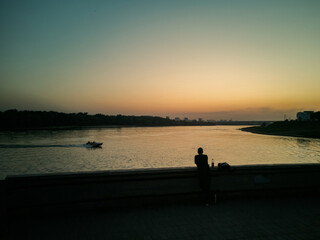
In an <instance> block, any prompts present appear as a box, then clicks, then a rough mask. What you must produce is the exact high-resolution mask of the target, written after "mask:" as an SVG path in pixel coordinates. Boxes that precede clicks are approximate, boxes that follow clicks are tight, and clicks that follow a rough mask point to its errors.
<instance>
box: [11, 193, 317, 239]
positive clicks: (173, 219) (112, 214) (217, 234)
mask: <svg viewBox="0 0 320 240" xmlns="http://www.w3.org/2000/svg"><path fill="white" fill-rule="evenodd" d="M319 200H320V199H319V198H315V197H306V198H279V199H257V200H239V199H235V200H225V201H220V202H218V204H217V205H215V206H209V207H206V206H204V205H200V204H183V205H177V204H176V205H165V206H148V207H132V208H117V209H105V210H100V211H90V212H88V211H87V212H81V213H72V214H70V213H67V214H66V213H64V214H62V213H60V214H55V215H45V216H34V217H30V216H29V217H22V218H21V219H15V222H14V224H13V223H12V224H11V225H10V228H9V232H8V234H7V236H6V237H5V239H69V240H72V239H95V240H98V239H139V240H143V239H145V240H155V239H159V240H160V239H161V240H163V239H177V240H179V239H181V240H182V239H183V240H188V239H202V240H205V239H218V240H224V239H226V240H227V239H228V240H238V239H239V240H240V239H259V240H267V239H268V240H274V239H275V240H276V239H290V240H295V239H314V240H318V239H320V204H319Z"/></svg>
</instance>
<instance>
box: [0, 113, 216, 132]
mask: <svg viewBox="0 0 320 240" xmlns="http://www.w3.org/2000/svg"><path fill="white" fill-rule="evenodd" d="M187 125H192V126H194V125H205V124H204V123H203V122H198V121H196V120H194V121H191V122H186V121H175V120H172V119H169V118H162V117H153V116H124V115H103V114H95V115H89V114H88V113H83V112H79V113H61V112H54V111H18V110H16V109H12V110H7V111H4V112H1V111H0V129H2V130H3V129H4V130H6V129H8V130H10V129H13V130H14V129H30V128H51V127H81V126H187ZM208 125H209V123H208ZM211 125H213V124H211Z"/></svg>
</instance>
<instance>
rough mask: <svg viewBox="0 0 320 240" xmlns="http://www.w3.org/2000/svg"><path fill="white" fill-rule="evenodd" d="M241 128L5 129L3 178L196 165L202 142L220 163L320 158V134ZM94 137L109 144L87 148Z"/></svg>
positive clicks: (1, 137) (1, 136)
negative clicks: (289, 134) (282, 133)
mask: <svg viewBox="0 0 320 240" xmlns="http://www.w3.org/2000/svg"><path fill="white" fill-rule="evenodd" d="M238 129H239V126H223V127H219V126H208V127H161V128H159V127H140V128H133V127H131V128H105V129H103V128H99V129H86V130H62V131H29V132H1V133H0V179H1V178H4V177H5V176H6V175H7V174H19V173H46V172H61V171H65V172H75V171H96V170H107V169H135V168H161V167H186V166H192V167H194V162H193V157H194V152H196V150H197V148H198V147H199V146H202V147H203V148H204V149H205V150H206V154H207V155H208V157H209V159H212V158H214V161H215V164H217V163H219V162H228V163H229V164H230V165H241V164H276V163H318V162H320V140H319V139H305V138H294V137H280V136H268V135H260V134H252V133H248V132H242V131H239V130H238ZM89 140H90V141H99V142H103V147H102V148H99V150H98V149H92V148H85V147H83V144H84V143H86V142H88V141H89ZM91 150H92V151H91ZM93 150H95V151H93Z"/></svg>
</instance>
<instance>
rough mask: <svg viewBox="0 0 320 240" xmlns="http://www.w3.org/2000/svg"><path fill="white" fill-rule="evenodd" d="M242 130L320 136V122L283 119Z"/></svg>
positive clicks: (308, 136) (278, 134)
mask: <svg viewBox="0 0 320 240" xmlns="http://www.w3.org/2000/svg"><path fill="white" fill-rule="evenodd" d="M240 130H242V131H246V132H251V133H257V134H266V135H277V136H290V137H303V138H320V122H319V121H314V122H298V121H282V122H275V123H272V124H270V125H261V126H254V127H246V128H241V129H240Z"/></svg>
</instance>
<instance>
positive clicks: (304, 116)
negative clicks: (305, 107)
mask: <svg viewBox="0 0 320 240" xmlns="http://www.w3.org/2000/svg"><path fill="white" fill-rule="evenodd" d="M313 113H314V112H313V111H304V112H298V113H297V120H298V121H310V120H311V117H312V114H313Z"/></svg>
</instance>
